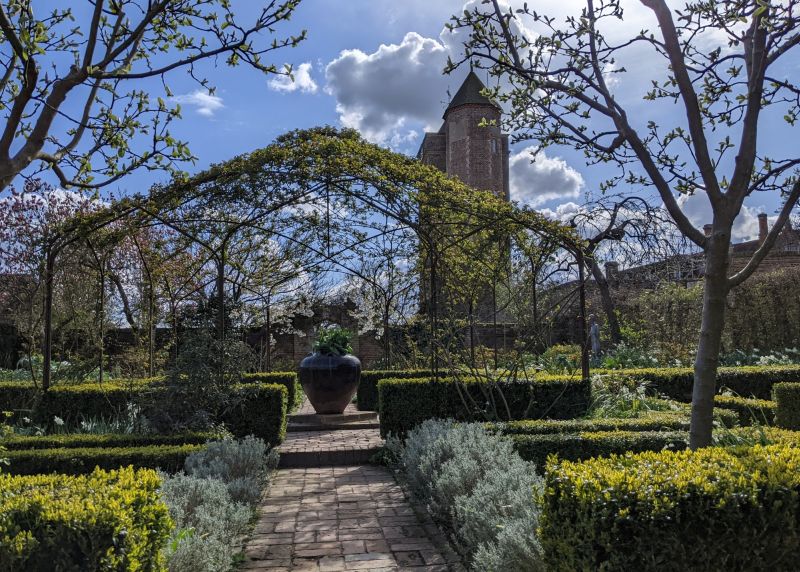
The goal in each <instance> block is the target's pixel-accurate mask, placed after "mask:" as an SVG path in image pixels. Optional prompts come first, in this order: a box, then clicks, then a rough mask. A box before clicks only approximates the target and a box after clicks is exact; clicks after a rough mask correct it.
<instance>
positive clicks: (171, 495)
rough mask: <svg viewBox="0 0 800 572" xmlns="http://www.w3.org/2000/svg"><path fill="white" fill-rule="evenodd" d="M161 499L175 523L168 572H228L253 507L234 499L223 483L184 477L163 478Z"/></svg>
mask: <svg viewBox="0 0 800 572" xmlns="http://www.w3.org/2000/svg"><path fill="white" fill-rule="evenodd" d="M161 497H162V499H163V500H164V503H165V504H166V505H167V507H168V508H169V513H170V516H171V517H172V520H173V521H174V522H175V529H174V530H173V533H172V536H171V537H170V540H169V542H168V544H167V548H166V551H165V552H166V558H167V568H168V570H169V572H219V571H221V570H228V569H229V568H230V566H231V562H232V560H233V557H234V556H235V555H236V554H237V553H238V552H239V547H238V545H237V544H236V542H235V541H236V539H237V538H238V537H239V536H240V535H241V534H243V533H244V532H245V530H246V527H247V525H248V523H249V521H250V517H251V515H252V510H251V509H250V507H248V506H247V505H245V504H242V503H239V502H235V501H234V500H233V499H231V495H230V494H229V493H228V488H227V487H226V485H225V483H223V482H222V481H220V480H218V479H206V478H198V477H194V476H190V475H184V474H177V475H174V476H168V475H162V484H161Z"/></svg>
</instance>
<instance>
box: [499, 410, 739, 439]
mask: <svg viewBox="0 0 800 572" xmlns="http://www.w3.org/2000/svg"><path fill="white" fill-rule="evenodd" d="M714 414H715V416H716V418H717V419H718V420H719V421H721V422H722V423H723V424H724V425H725V426H726V427H732V426H733V425H735V424H736V423H737V421H738V415H737V414H736V413H735V412H732V411H728V410H724V409H718V410H715V412H714ZM487 429H489V430H490V431H493V432H496V433H502V434H504V435H547V434H554V433H580V432H596V431H663V430H669V431H688V430H689V415H688V411H685V410H681V411H648V412H645V413H643V414H642V415H640V416H639V417H630V418H618V419H613V418H599V419H527V420H523V421H510V422H505V423H487Z"/></svg>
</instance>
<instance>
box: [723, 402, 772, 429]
mask: <svg viewBox="0 0 800 572" xmlns="http://www.w3.org/2000/svg"><path fill="white" fill-rule="evenodd" d="M714 407H715V410H717V411H719V410H722V409H727V410H729V411H733V412H735V413H736V415H737V417H738V419H737V422H738V424H739V425H742V426H746V425H752V424H753V423H756V424H758V425H773V424H774V423H775V409H776V404H775V402H774V401H767V400H766V399H748V398H746V397H738V396H734V395H717V396H715V397H714Z"/></svg>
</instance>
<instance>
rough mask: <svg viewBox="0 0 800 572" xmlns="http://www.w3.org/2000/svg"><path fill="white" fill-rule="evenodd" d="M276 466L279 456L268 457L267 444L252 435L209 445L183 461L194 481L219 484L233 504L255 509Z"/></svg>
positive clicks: (272, 451)
mask: <svg viewBox="0 0 800 572" xmlns="http://www.w3.org/2000/svg"><path fill="white" fill-rule="evenodd" d="M277 464H278V452H277V451H276V450H274V449H273V450H271V451H269V453H267V445H266V443H264V441H263V440H261V439H258V438H257V437H253V436H252V435H251V436H249V437H245V438H244V439H241V440H238V441H237V440H235V439H223V440H221V441H214V442H211V443H209V444H208V445H207V446H206V447H205V448H204V449H203V450H202V451H198V452H196V453H192V454H191V455H189V456H188V457H187V458H186V462H185V464H184V469H185V471H186V474H188V475H192V476H194V477H198V478H204V479H219V480H221V481H222V482H223V483H225V485H226V486H227V488H228V493H229V494H230V496H231V498H232V499H233V500H234V501H237V502H241V503H245V504H248V505H255V504H256V503H257V502H258V501H259V500H260V499H261V493H262V491H263V490H264V487H265V485H266V484H267V479H268V477H269V471H271V470H272V469H274V468H275V467H276V466H277Z"/></svg>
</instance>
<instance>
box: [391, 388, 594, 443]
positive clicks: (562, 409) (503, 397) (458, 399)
mask: <svg viewBox="0 0 800 572" xmlns="http://www.w3.org/2000/svg"><path fill="white" fill-rule="evenodd" d="M492 385H493V386H494V387H495V389H492ZM492 385H490V384H488V383H485V382H483V381H478V380H462V381H460V382H456V381H454V380H453V379H449V378H438V379H433V378H430V377H428V378H421V379H382V380H380V381H379V382H378V401H379V406H378V408H379V412H380V424H381V435H382V436H384V437H386V436H387V435H389V434H390V433H391V434H394V435H398V436H403V435H405V434H406V432H408V431H409V430H410V429H413V428H414V427H415V426H417V425H419V424H420V423H422V422H423V421H425V420H426V419H455V420H459V421H463V420H469V417H470V413H471V412H470V410H469V409H468V408H466V407H465V405H464V400H463V399H462V391H463V392H465V393H466V395H468V396H469V397H470V398H471V399H473V400H474V401H475V402H476V403H477V404H478V405H479V406H482V407H483V406H486V399H487V398H486V393H487V392H488V393H490V394H491V399H494V400H495V402H496V404H497V410H498V411H499V412H504V411H505V405H503V401H504V402H505V403H506V404H507V405H508V410H509V411H510V413H511V419H538V418H543V417H548V418H552V419H571V418H574V417H578V416H580V415H583V414H585V413H586V411H587V410H588V408H589V404H590V400H591V384H590V383H589V382H588V381H582V380H580V379H576V378H571V377H557V376H548V377H541V378H536V379H535V380H533V381H528V382H525V381H507V382H499V383H497V384H492Z"/></svg>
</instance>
